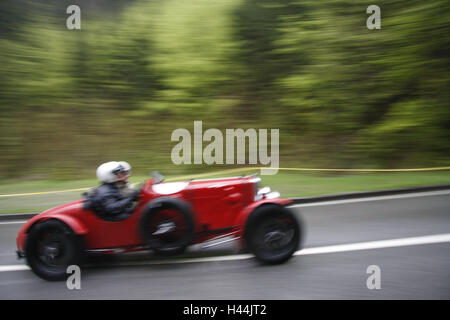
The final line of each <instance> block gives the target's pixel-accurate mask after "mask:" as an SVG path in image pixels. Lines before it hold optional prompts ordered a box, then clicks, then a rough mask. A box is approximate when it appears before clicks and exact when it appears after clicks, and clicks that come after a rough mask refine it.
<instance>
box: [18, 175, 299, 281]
mask: <svg viewBox="0 0 450 320" xmlns="http://www.w3.org/2000/svg"><path fill="white" fill-rule="evenodd" d="M163 180H164V179H163V178H162V176H160V175H159V174H156V175H155V177H153V178H152V179H149V180H148V181H147V182H145V183H144V184H143V185H142V187H141V190H140V196H139V201H138V203H137V204H136V206H135V208H134V210H133V211H132V213H131V215H129V216H127V217H125V218H120V219H115V220H106V219H105V217H103V216H100V215H99V214H97V213H96V212H95V211H93V210H92V209H87V208H86V206H84V205H83V204H84V201H85V200H84V199H82V200H78V201H74V202H70V203H67V204H64V205H62V206H59V207H55V208H52V209H49V210H47V211H44V212H42V213H40V214H38V215H36V216H34V217H33V218H32V219H30V220H29V221H28V222H27V223H26V224H25V225H24V226H23V227H22V228H21V229H20V231H19V234H18V236H17V248H18V250H17V255H18V257H19V258H23V257H25V258H26V260H27V263H28V264H29V266H30V267H31V269H32V270H33V271H34V272H35V273H36V274H37V275H38V276H40V277H41V278H44V279H47V280H62V279H65V278H66V277H67V274H66V270H67V267H68V266H69V265H76V264H79V263H80V261H81V258H82V257H83V256H84V254H86V253H95V252H99V253H106V254H114V253H122V252H131V251H140V250H150V251H152V252H155V253H157V254H161V255H172V254H179V253H181V252H183V251H184V250H185V248H186V247H187V246H189V245H192V244H197V243H201V242H210V241H212V240H214V241H215V240H217V239H222V238H223V239H226V238H228V240H230V239H232V240H238V242H237V243H238V246H239V247H240V248H246V249H247V250H248V251H250V252H251V253H253V254H254V255H255V257H256V258H257V259H258V260H260V261H261V262H263V263H268V264H277V263H282V262H284V261H286V260H288V259H289V258H290V257H291V256H292V255H293V253H294V252H295V251H296V250H298V248H299V245H300V239H301V227H300V224H299V221H298V220H297V219H296V217H295V216H294V214H293V213H292V212H291V211H290V210H289V209H288V208H286V205H288V204H289V203H291V202H292V201H291V200H288V199H282V198H279V196H280V195H279V193H278V192H272V191H271V190H270V188H268V187H265V188H260V187H259V183H260V181H261V179H260V178H259V177H257V176H256V175H254V176H246V177H233V178H220V179H208V180H191V181H182V182H163ZM228 240H226V241H228ZM220 242H221V241H219V243H220ZM222 242H223V241H222ZM213 243H214V242H213ZM216 243H217V242H216Z"/></svg>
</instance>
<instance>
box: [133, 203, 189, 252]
mask: <svg viewBox="0 0 450 320" xmlns="http://www.w3.org/2000/svg"><path fill="white" fill-rule="evenodd" d="M141 234H142V237H143V238H144V241H145V242H146V243H147V244H148V245H149V246H150V248H152V249H153V250H154V251H155V252H156V253H157V254H159V255H175V254H180V253H182V252H183V251H184V250H185V249H186V247H187V246H188V245H189V244H190V243H191V242H192V239H193V237H194V220H193V218H192V215H191V213H190V210H189V207H188V205H187V204H186V203H184V202H182V201H181V200H176V199H168V200H166V201H164V200H162V201H161V203H159V204H158V205H156V206H154V205H153V206H152V205H151V206H150V208H148V210H146V212H145V213H144V214H143V217H142V221H141Z"/></svg>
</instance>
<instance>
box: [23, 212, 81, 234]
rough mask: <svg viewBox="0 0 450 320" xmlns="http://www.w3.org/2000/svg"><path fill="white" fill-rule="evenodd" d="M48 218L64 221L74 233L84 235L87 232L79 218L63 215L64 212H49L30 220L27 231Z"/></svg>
mask: <svg viewBox="0 0 450 320" xmlns="http://www.w3.org/2000/svg"><path fill="white" fill-rule="evenodd" d="M36 218H39V217H36ZM49 219H55V220H59V221H62V222H64V223H65V224H67V225H68V226H69V227H70V228H71V229H72V230H73V232H74V233H75V234H78V235H84V234H86V233H88V229H87V228H86V226H85V225H84V224H83V223H81V222H80V220H78V219H77V218H75V217H72V216H68V215H64V214H49V215H45V216H43V217H40V219H35V220H34V221H32V222H33V223H32V224H30V225H29V226H28V228H27V232H28V231H29V229H30V228H32V227H33V226H34V225H35V224H36V223H40V222H43V221H47V220H49Z"/></svg>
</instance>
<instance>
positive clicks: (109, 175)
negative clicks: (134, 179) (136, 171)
mask: <svg viewBox="0 0 450 320" xmlns="http://www.w3.org/2000/svg"><path fill="white" fill-rule="evenodd" d="M130 172H131V166H130V165H129V164H128V163H127V162H125V161H120V162H118V161H110V162H106V163H103V164H102V165H100V166H99V167H98V168H97V178H98V180H100V181H101V182H104V183H114V182H117V181H118V180H119V179H118V177H117V174H118V173H125V174H127V176H129V175H130Z"/></svg>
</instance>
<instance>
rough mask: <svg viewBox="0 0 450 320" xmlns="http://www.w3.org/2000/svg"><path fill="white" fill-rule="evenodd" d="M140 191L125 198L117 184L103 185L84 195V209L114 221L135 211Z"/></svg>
mask: <svg viewBox="0 0 450 320" xmlns="http://www.w3.org/2000/svg"><path fill="white" fill-rule="evenodd" d="M138 194H139V191H138V190H136V192H134V193H133V194H131V195H130V196H125V195H124V194H123V193H122V192H121V191H120V189H119V187H118V186H117V184H116V183H103V184H102V185H100V186H98V187H97V188H94V189H91V190H89V191H88V192H85V193H84V198H85V200H84V208H85V209H91V210H93V211H94V212H95V213H97V215H99V216H100V217H101V218H105V219H107V220H110V218H111V219H112V220H114V218H115V217H119V216H120V217H123V216H127V215H130V214H131V212H132V211H133V209H134V206H133V202H134V201H136V200H137V196H138Z"/></svg>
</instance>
